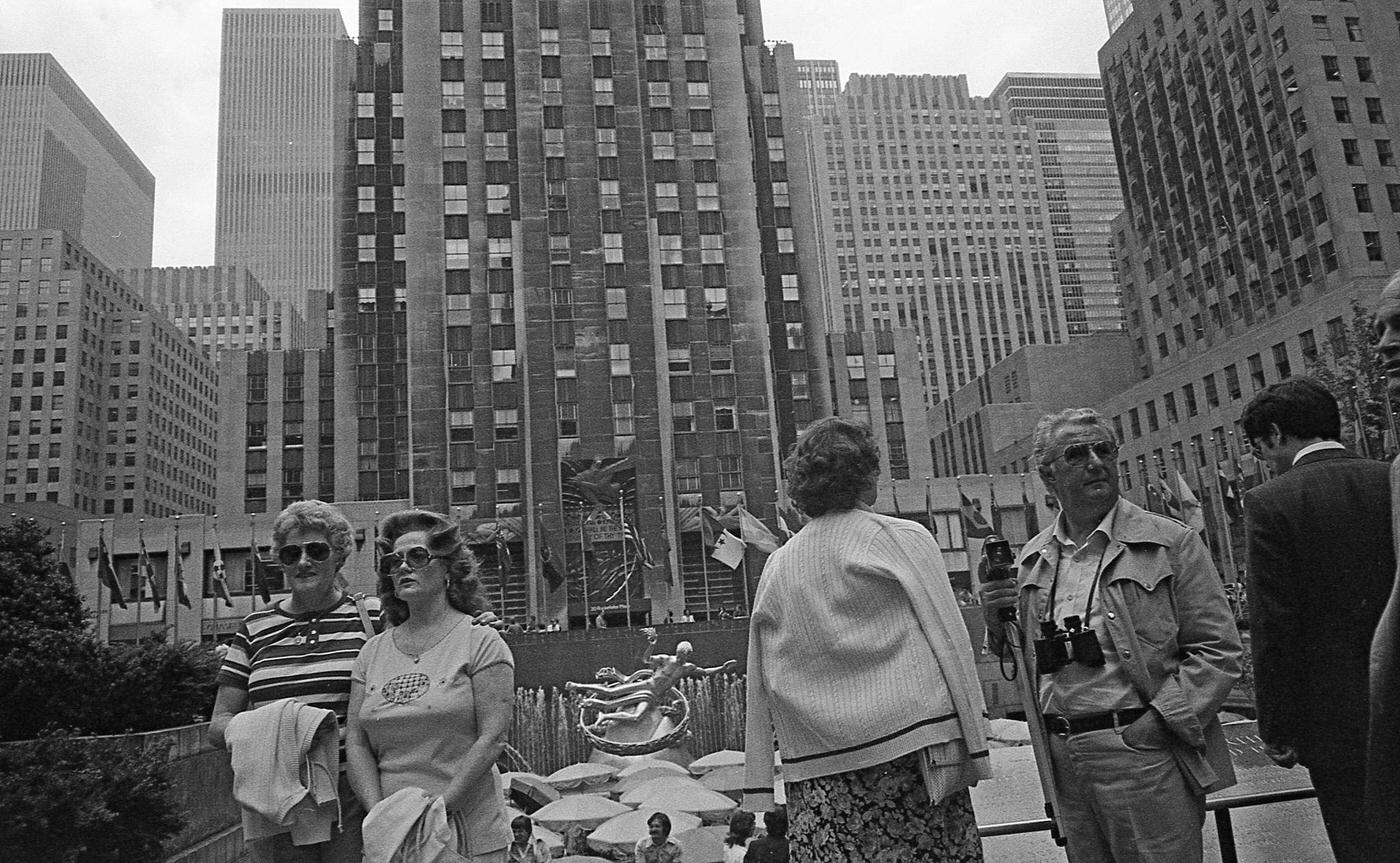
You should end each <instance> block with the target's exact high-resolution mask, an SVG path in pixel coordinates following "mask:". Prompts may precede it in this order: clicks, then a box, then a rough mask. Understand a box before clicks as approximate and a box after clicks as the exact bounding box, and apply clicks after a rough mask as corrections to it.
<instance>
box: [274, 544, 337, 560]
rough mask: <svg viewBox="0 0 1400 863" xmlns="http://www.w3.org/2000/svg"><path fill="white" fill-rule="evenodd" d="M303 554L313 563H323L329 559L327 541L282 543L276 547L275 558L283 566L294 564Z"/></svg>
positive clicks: (329, 551)
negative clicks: (298, 543) (282, 544)
mask: <svg viewBox="0 0 1400 863" xmlns="http://www.w3.org/2000/svg"><path fill="white" fill-rule="evenodd" d="M303 554H305V555H306V556H307V557H309V558H310V559H311V560H312V561H313V562H315V563H325V562H326V561H327V560H330V557H331V547H330V544H329V543H324V542H317V541H315V540H313V541H311V542H303V543H302V544H301V545H297V544H295V543H293V544H291V545H284V546H282V547H281V548H279V549H277V560H278V561H280V562H281V564H282V565H283V566H296V565H297V564H298V563H300V562H301V556H302V555H303Z"/></svg>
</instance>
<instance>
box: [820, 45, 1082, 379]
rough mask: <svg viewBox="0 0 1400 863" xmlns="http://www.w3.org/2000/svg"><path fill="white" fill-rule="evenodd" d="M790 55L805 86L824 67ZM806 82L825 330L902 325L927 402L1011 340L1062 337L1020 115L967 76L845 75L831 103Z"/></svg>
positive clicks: (1064, 316)
mask: <svg viewBox="0 0 1400 863" xmlns="http://www.w3.org/2000/svg"><path fill="white" fill-rule="evenodd" d="M797 64H798V67H799V69H803V70H805V71H804V72H803V73H802V74H800V75H799V77H800V78H802V79H804V80H809V81H812V82H813V83H814V84H815V83H816V82H817V81H823V80H830V79H831V78H832V77H833V74H834V71H833V70H832V69H831V67H830V66H829V65H827V64H823V63H820V62H819V61H806V60H802V61H797ZM803 90H804V91H805V94H806V95H807V97H808V100H809V106H810V107H809V110H810V112H811V113H810V116H811V117H812V124H813V126H814V127H815V128H816V129H818V130H819V131H818V132H815V133H814V141H820V143H819V144H817V145H815V146H814V147H813V149H812V151H811V156H812V158H813V159H814V160H815V165H814V167H813V174H814V175H815V176H816V177H817V189H818V192H817V195H816V200H817V201H818V202H819V204H818V207H817V208H818V209H819V210H820V218H821V220H822V231H823V235H824V237H825V238H826V243H825V247H826V256H827V261H826V272H827V274H828V279H827V290H828V292H829V297H830V308H831V313H832V316H833V320H832V322H831V327H832V329H838V328H839V329H844V330H847V331H851V332H860V331H866V330H884V329H892V328H899V327H910V328H913V329H914V330H915V331H917V333H918V336H919V346H920V351H921V354H922V359H923V365H924V369H923V372H922V376H923V383H924V384H925V387H926V392H927V394H928V399H929V401H930V402H931V403H936V402H938V401H939V400H940V399H942V398H944V397H946V396H947V395H949V394H951V393H952V392H953V391H955V390H956V389H958V388H959V387H961V386H963V385H964V384H966V383H967V382H968V381H970V380H972V379H973V378H975V377H976V376H977V375H979V374H981V373H982V372H983V371H985V370H986V369H987V368H989V367H991V366H992V365H993V364H994V363H996V362H998V361H1000V360H1001V359H1003V358H1004V357H1006V356H1008V355H1009V354H1010V353H1011V352H1012V351H1013V350H1015V349H1016V348H1018V347H1020V346H1021V345H1026V344H1050V343H1057V342H1061V341H1063V340H1064V339H1066V338H1068V336H1069V334H1070V322H1071V321H1070V313H1071V312H1072V311H1074V310H1071V309H1069V308H1068V302H1067V298H1066V295H1065V291H1064V290H1063V288H1062V286H1061V283H1060V278H1059V274H1058V272H1057V270H1056V267H1055V257H1054V254H1053V251H1052V247H1051V244H1050V238H1051V236H1052V232H1051V229H1050V214H1049V212H1048V210H1047V207H1046V205H1045V182H1044V181H1045V177H1044V174H1043V172H1042V168H1041V163H1040V157H1039V154H1038V152H1037V147H1036V144H1035V139H1034V133H1033V131H1032V128H1031V126H1030V125H1028V121H1027V120H1025V119H1020V118H1017V117H1016V116H1013V113H1012V112H1011V111H1009V110H1006V109H1005V108H1004V106H1003V105H1002V104H1001V103H999V102H997V101H995V100H993V99H989V98H986V97H980V96H979V97H974V96H971V95H969V94H968V90H967V79H966V77H965V76H933V75H921V76H909V75H852V76H851V78H850V80H849V81H848V82H847V83H846V86H845V88H844V89H843V90H842V91H841V92H840V98H839V100H838V101H837V102H836V104H835V106H834V107H832V105H831V100H830V99H829V98H827V97H826V95H825V92H824V90H823V88H819V87H815V86H814V87H804V88H803ZM819 93H820V95H818V94H819ZM1079 314H1080V315H1082V312H1079ZM1081 321H1082V318H1081ZM911 372H912V370H907V369H906V370H902V371H901V374H908V373H911Z"/></svg>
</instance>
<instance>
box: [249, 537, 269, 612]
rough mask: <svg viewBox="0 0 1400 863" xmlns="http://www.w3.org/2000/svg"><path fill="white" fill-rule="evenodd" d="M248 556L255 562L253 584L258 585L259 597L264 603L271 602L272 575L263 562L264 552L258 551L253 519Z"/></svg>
mask: <svg viewBox="0 0 1400 863" xmlns="http://www.w3.org/2000/svg"><path fill="white" fill-rule="evenodd" d="M248 556H249V557H250V558H251V560H252V563H253V584H254V585H256V586H257V589H258V598H259V599H261V600H262V601H263V602H264V603H271V602H272V591H271V590H269V589H268V586H267V582H268V579H269V578H270V577H271V576H270V574H269V573H268V571H267V565H266V564H264V563H263V559H262V554H261V553H260V552H259V551H258V540H257V536H256V535H255V534H254V532H253V520H252V519H249V520H248Z"/></svg>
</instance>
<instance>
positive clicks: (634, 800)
mask: <svg viewBox="0 0 1400 863" xmlns="http://www.w3.org/2000/svg"><path fill="white" fill-rule="evenodd" d="M662 788H696V789H699V790H701V791H704V790H705V786H703V785H701V784H700V783H699V782H696V781H695V780H694V779H691V778H690V777H689V776H653V777H652V778H650V779H647V780H644V781H642V782H640V783H638V784H636V785H634V786H632V787H631V788H629V789H627V790H626V791H624V792H623V793H622V796H620V797H618V798H617V802H619V803H625V804H626V805H628V806H637V805H639V804H641V803H645V802H646V801H647V799H648V798H650V797H651V796H652V795H654V794H656V793H657V792H658V791H660V790H661V789H662Z"/></svg>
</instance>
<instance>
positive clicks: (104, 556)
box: [97, 533, 126, 608]
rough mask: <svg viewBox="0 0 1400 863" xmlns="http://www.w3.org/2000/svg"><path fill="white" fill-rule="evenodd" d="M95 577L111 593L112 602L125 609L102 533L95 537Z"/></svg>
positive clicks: (123, 598) (124, 602)
mask: <svg viewBox="0 0 1400 863" xmlns="http://www.w3.org/2000/svg"><path fill="white" fill-rule="evenodd" d="M97 577H98V578H100V579H101V580H102V583H103V584H105V585H107V589H108V590H110V591H111V592H112V601H114V602H116V603H117V605H120V606H121V607H122V608H126V597H125V596H123V595H122V593H123V591H122V585H121V582H120V581H117V571H116V570H115V569H113V568H112V554H111V552H109V551H108V550H107V537H106V536H105V535H103V534H102V533H98V535H97Z"/></svg>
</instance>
